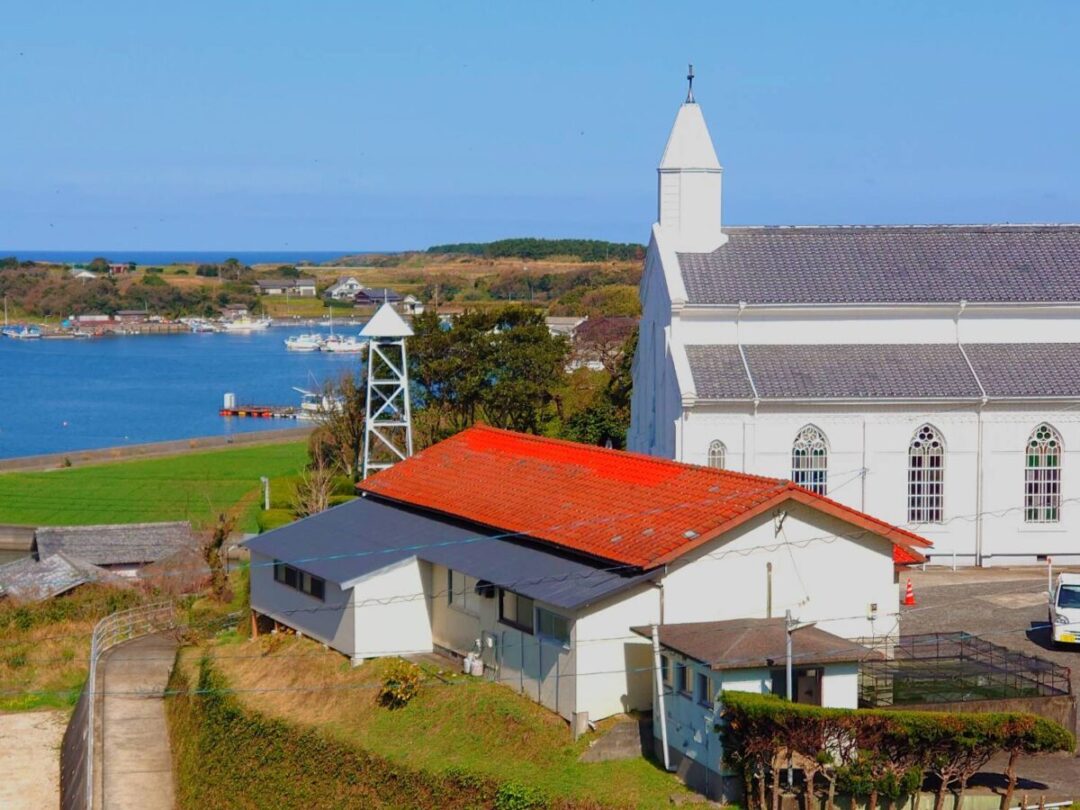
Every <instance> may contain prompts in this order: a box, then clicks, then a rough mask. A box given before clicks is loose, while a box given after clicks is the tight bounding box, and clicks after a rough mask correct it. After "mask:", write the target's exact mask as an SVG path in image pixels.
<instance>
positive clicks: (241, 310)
mask: <svg viewBox="0 0 1080 810" xmlns="http://www.w3.org/2000/svg"><path fill="white" fill-rule="evenodd" d="M221 314H222V315H224V316H225V317H226V318H230V319H232V318H242V317H244V316H245V315H247V314H248V308H247V305H246V304H226V305H225V306H223V307H222V308H221Z"/></svg>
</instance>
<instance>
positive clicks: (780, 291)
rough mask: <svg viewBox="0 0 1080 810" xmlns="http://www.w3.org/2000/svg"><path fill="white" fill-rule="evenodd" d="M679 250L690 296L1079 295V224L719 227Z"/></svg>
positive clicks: (807, 300)
mask: <svg viewBox="0 0 1080 810" xmlns="http://www.w3.org/2000/svg"><path fill="white" fill-rule="evenodd" d="M724 232H725V233H726V234H727V236H728V242H727V243H726V244H725V245H723V246H722V247H720V248H718V249H716V250H714V251H712V252H711V253H680V254H679V267H680V269H681V271H682V277H683V281H684V283H685V285H686V291H687V296H688V298H689V301H690V303H691V304H702V305H734V304H738V303H739V302H740V301H745V302H746V303H748V304H859V303H871V304H886V303H888V304H904V303H947V302H956V301H961V300H965V301H969V302H973V303H991V302H999V303H1046V302H1080V225H964V226H955V225H919V226H834V227H742V228H725V229H724Z"/></svg>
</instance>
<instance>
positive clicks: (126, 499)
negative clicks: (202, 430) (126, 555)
mask: <svg viewBox="0 0 1080 810" xmlns="http://www.w3.org/2000/svg"><path fill="white" fill-rule="evenodd" d="M306 455H307V450H306V445H305V444H304V443H303V442H296V443H290V444H274V445H265V446H257V447H240V448H230V449H225V450H214V451H208V452H202V453H189V454H184V455H178V456H169V457H165V458H155V459H147V460H143V461H124V462H115V463H110V464H101V465H95V466H90V467H77V468H72V469H65V470H53V471H49V472H36V473H8V474H5V475H0V523H21V524H26V525H36V526H50V525H51V526H64V525H78V524H94V523H138V522H143V521H161V520H191V521H192V522H193V523H195V524H196V525H205V524H206V523H207V522H208V521H209V520H210V519H211V518H212V517H213V515H215V514H216V513H217V512H219V511H222V510H226V509H231V508H234V507H236V505H237V504H240V509H241V520H240V523H239V525H238V528H241V529H244V530H247V531H254V530H255V514H256V512H257V509H258V505H259V504H258V500H259V497H258V493H259V487H260V485H259V477H260V476H263V475H265V476H269V477H271V478H276V477H280V476H287V475H291V474H293V473H295V472H296V471H297V470H299V469H300V467H301V466H302V465H303V464H304V462H305V459H306Z"/></svg>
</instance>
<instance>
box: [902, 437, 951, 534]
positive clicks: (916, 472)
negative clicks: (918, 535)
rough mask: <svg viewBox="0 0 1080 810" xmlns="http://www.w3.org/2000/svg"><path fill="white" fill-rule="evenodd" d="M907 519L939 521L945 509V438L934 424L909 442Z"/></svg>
mask: <svg viewBox="0 0 1080 810" xmlns="http://www.w3.org/2000/svg"><path fill="white" fill-rule="evenodd" d="M907 497H908V510H907V511H908V522H909V523H941V522H942V520H943V515H944V513H945V442H944V441H942V438H941V434H940V433H938V430H937V428H935V427H934V426H933V425H923V426H922V427H921V428H919V429H918V430H916V431H915V435H914V436H913V437H912V439H911V444H910V445H908V493H907Z"/></svg>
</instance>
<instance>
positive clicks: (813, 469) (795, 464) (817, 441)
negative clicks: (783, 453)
mask: <svg viewBox="0 0 1080 810" xmlns="http://www.w3.org/2000/svg"><path fill="white" fill-rule="evenodd" d="M828 475H829V445H828V442H826V441H825V434H824V433H822V432H821V431H820V430H818V429H817V428H816V427H814V426H813V425H807V426H806V427H804V428H803V429H802V430H800V431H799V435H798V436H796V437H795V444H793V445H792V446H791V480H792V481H794V482H795V483H796V484H798V485H799V486H800V487H805V488H806V489H808V490H810V491H811V492H815V493H817V494H818V495H824V494H826V492H827V491H828Z"/></svg>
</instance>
